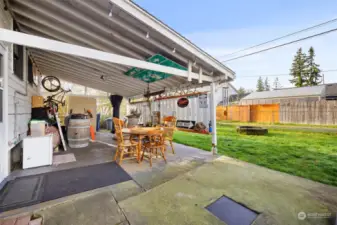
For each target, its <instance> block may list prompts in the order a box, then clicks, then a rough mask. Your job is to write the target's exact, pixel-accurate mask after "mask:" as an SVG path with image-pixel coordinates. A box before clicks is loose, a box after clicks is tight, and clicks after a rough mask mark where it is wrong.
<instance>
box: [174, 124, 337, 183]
mask: <svg viewBox="0 0 337 225" xmlns="http://www.w3.org/2000/svg"><path fill="white" fill-rule="evenodd" d="M217 131H218V153H219V154H221V155H226V156H229V157H233V158H237V159H240V160H243V161H246V162H250V163H254V164H257V165H260V166H264V167H268V168H270V169H274V170H278V171H282V172H286V173H289V174H293V175H297V176H301V177H305V178H308V179H311V180H315V181H318V182H322V183H325V184H330V185H334V186H337V134H333V133H309V132H298V131H282V130H273V129H269V134H268V135H266V136H247V135H241V134H237V133H236V130H235V126H225V125H221V126H219V125H218V130H217ZM174 141H175V142H177V143H181V144H185V145H189V146H193V147H196V148H200V149H204V150H207V151H210V149H211V147H210V146H211V135H202V134H194V133H187V132H181V131H177V132H175V135H174Z"/></svg>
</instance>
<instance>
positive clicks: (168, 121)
mask: <svg viewBox="0 0 337 225" xmlns="http://www.w3.org/2000/svg"><path fill="white" fill-rule="evenodd" d="M163 122H164V126H165V127H176V123H177V118H176V117H174V116H166V117H164V118H163Z"/></svg>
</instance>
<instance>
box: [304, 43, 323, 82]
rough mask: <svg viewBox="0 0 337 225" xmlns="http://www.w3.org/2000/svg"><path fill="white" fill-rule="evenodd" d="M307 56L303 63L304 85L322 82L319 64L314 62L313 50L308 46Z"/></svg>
mask: <svg viewBox="0 0 337 225" xmlns="http://www.w3.org/2000/svg"><path fill="white" fill-rule="evenodd" d="M308 54H309V55H308V57H307V58H306V63H305V67H306V68H305V85H306V86H316V85H318V84H320V83H321V82H322V75H321V70H320V69H319V65H318V64H316V63H315V50H314V48H313V47H310V49H309V51H308Z"/></svg>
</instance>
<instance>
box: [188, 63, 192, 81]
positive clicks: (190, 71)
mask: <svg viewBox="0 0 337 225" xmlns="http://www.w3.org/2000/svg"><path fill="white" fill-rule="evenodd" d="M187 70H188V76H187V81H192V78H191V73H192V62H191V61H188V65H187Z"/></svg>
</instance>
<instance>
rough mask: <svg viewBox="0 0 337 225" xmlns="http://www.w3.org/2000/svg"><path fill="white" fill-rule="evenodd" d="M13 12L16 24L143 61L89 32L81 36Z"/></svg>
mask: <svg viewBox="0 0 337 225" xmlns="http://www.w3.org/2000/svg"><path fill="white" fill-rule="evenodd" d="M13 11H14V12H15V13H16V17H15V18H16V21H17V22H19V23H20V24H24V25H25V26H28V27H32V28H34V29H35V30H40V31H42V32H43V30H50V31H51V32H55V33H60V34H62V35H65V36H68V37H71V38H72V39H73V40H78V41H79V42H81V43H84V44H85V46H87V47H92V48H96V49H99V50H102V51H108V52H112V53H119V54H123V55H126V56H131V57H134V58H137V59H144V57H143V56H141V55H139V54H136V53H134V52H131V51H129V50H126V49H125V48H124V47H122V46H120V45H112V43H109V42H107V41H105V42H104V40H103V39H99V37H98V36H95V35H93V34H91V35H90V32H87V33H83V34H81V33H78V32H75V29H69V28H67V27H66V26H64V25H62V24H55V23H52V22H50V21H47V20H46V19H45V18H38V16H37V14H29V13H26V11H20V13H18V12H19V10H17V9H16V8H13ZM21 13H22V14H21ZM18 15H19V16H18ZM24 17H27V18H28V19H29V20H27V19H26V18H24ZM60 26H62V28H60ZM50 31H49V32H50ZM43 33H45V32H43ZM93 36H95V37H94V38H95V39H96V40H93V38H92V37H93ZM90 37H91V38H90ZM103 43H104V44H103ZM107 43H108V46H107Z"/></svg>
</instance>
